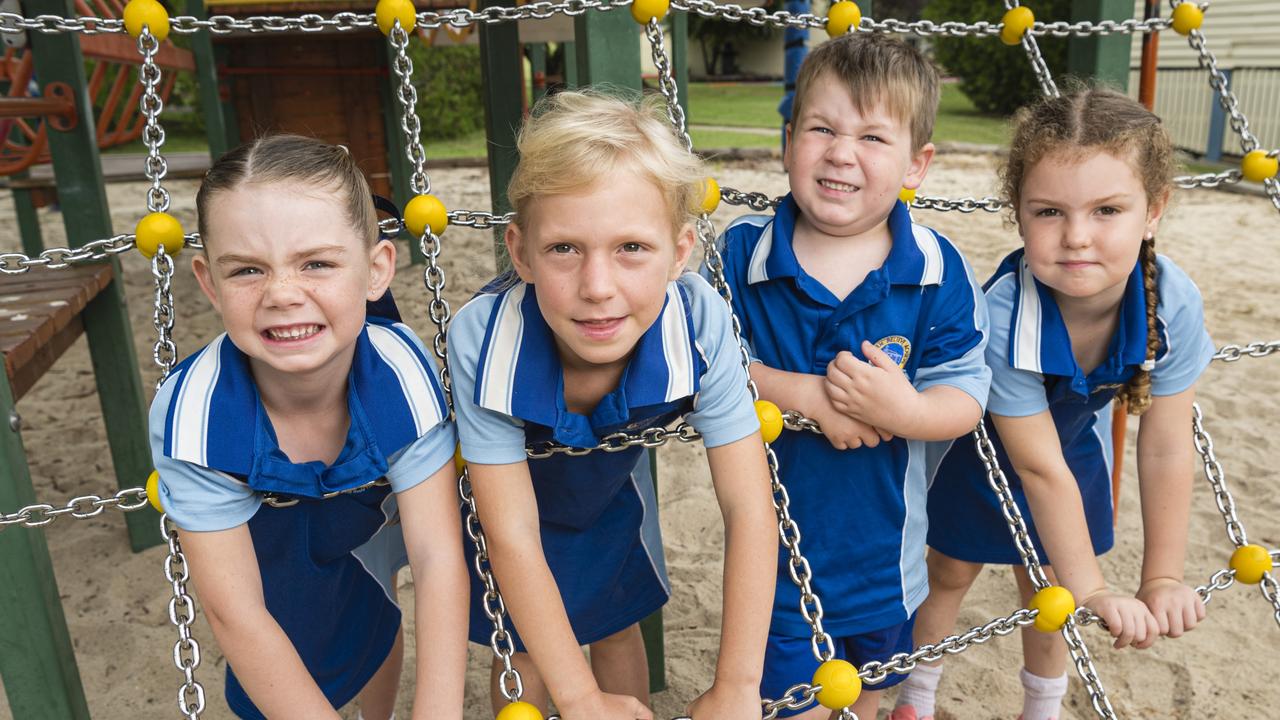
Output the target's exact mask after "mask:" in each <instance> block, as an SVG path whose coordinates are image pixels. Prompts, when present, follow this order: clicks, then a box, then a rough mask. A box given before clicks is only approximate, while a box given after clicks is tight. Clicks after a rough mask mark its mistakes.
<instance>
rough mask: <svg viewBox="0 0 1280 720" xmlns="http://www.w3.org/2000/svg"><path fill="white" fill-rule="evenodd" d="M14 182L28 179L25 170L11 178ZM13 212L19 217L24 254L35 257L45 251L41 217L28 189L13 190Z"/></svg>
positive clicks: (19, 232) (19, 231)
mask: <svg viewBox="0 0 1280 720" xmlns="http://www.w3.org/2000/svg"><path fill="white" fill-rule="evenodd" d="M11 177H12V178H13V179H14V180H22V179H25V178H26V177H27V172H26V171H25V170H24V171H22V172H20V173H16V174H14V175H12V176H11ZM13 212H14V214H15V215H17V216H18V234H19V235H20V236H21V237H22V252H24V253H26V254H27V256H29V257H35V256H36V255H39V254H40V251H41V250H44V236H43V234H42V233H41V232H40V216H39V215H38V214H37V213H36V204H35V202H34V200H33V198H32V197H31V190H30V189H27V188H14V189H13Z"/></svg>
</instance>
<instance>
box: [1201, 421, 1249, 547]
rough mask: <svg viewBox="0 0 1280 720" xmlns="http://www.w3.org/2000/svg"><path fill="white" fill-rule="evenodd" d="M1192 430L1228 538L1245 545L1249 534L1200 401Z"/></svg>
mask: <svg viewBox="0 0 1280 720" xmlns="http://www.w3.org/2000/svg"><path fill="white" fill-rule="evenodd" d="M1191 430H1192V436H1193V440H1194V442H1195V446H1196V452H1197V453H1199V455H1200V460H1201V462H1202V464H1203V465H1204V476H1205V479H1206V480H1208V481H1209V485H1210V486H1211V487H1212V488H1213V499H1214V501H1215V502H1216V503H1217V505H1218V512H1219V513H1221V515H1222V521H1223V523H1224V524H1225V525H1226V528H1227V538H1228V539H1230V540H1231V543H1232V544H1233V545H1235V546H1236V547H1240V546H1241V545H1245V544H1247V543H1248V542H1249V536H1248V535H1247V534H1245V531H1244V525H1243V524H1241V522H1240V517H1239V516H1238V515H1236V501H1235V498H1233V497H1232V496H1231V491H1230V490H1228V489H1227V477H1226V473H1224V472H1223V471H1222V464H1221V463H1219V462H1218V458H1217V457H1216V456H1215V455H1214V453H1213V438H1212V437H1210V436H1209V433H1208V431H1206V430H1205V429H1204V415H1203V414H1202V413H1201V411H1200V403H1195V404H1194V405H1192V413H1191Z"/></svg>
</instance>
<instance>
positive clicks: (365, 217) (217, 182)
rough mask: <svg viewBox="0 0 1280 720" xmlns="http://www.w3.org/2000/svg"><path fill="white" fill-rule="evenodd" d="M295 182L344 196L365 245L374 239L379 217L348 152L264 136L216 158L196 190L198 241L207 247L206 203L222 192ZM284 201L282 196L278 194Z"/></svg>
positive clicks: (302, 139) (311, 140) (317, 142)
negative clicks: (252, 184) (252, 186)
mask: <svg viewBox="0 0 1280 720" xmlns="http://www.w3.org/2000/svg"><path fill="white" fill-rule="evenodd" d="M282 181H293V182H297V183H300V184H304V185H313V186H315V187H316V188H318V189H326V190H332V191H334V192H336V193H338V194H339V195H341V196H343V200H344V202H345V205H346V212H347V219H348V220H349V221H350V222H351V227H352V229H354V230H355V231H356V232H357V233H358V234H359V235H360V238H361V239H362V240H364V242H365V244H366V245H367V246H372V245H373V244H374V243H375V242H377V240H378V215H377V211H376V210H375V209H374V206H373V194H372V193H371V192H370V190H369V182H368V181H367V180H365V177H364V173H362V172H360V168H358V167H356V163H355V160H353V159H352V157H351V153H350V152H349V151H348V150H347V149H346V148H345V147H343V146H341V145H330V144H329V143H326V142H323V141H321V140H317V139H316V138H310V137H305V136H302V135H289V134H277V135H266V136H263V137H260V138H258V139H257V140H254V141H252V142H249V143H245V144H244V145H241V146H239V147H237V148H236V149H234V150H232V151H230V152H228V153H227V154H225V155H223V156H222V157H220V158H218V160H217V162H215V163H214V164H213V166H212V167H210V168H209V171H208V172H206V173H205V175H204V180H203V181H202V182H201V183H200V190H199V192H197V193H196V212H197V214H198V218H199V226H200V240H201V241H202V242H203V243H204V245H205V247H206V248H207V247H208V245H209V203H210V201H211V200H212V199H213V197H214V196H215V195H217V194H218V193H220V192H224V191H228V190H234V189H236V188H237V187H239V186H241V185H243V184H246V183H267V182H282ZM281 200H282V201H286V200H287V199H286V198H281Z"/></svg>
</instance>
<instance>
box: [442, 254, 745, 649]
mask: <svg viewBox="0 0 1280 720" xmlns="http://www.w3.org/2000/svg"><path fill="white" fill-rule="evenodd" d="M498 284H499V285H502V283H498ZM739 357H740V356H739V353H738V347H737V343H736V340H735V339H734V336H733V331H732V327H731V325H730V318H729V308H728V306H727V305H726V304H725V302H724V300H723V299H721V298H720V296H719V295H718V294H716V291H715V290H713V289H712V288H711V286H710V285H708V284H707V282H706V281H705V280H703V279H702V278H701V277H699V276H698V275H695V274H693V273H685V274H684V275H682V276H680V278H679V279H677V280H676V281H674V282H672V283H670V284H669V285H668V286H667V291H666V299H665V300H664V303H663V307H662V310H661V312H660V314H659V316H658V317H657V319H655V320H654V322H653V324H652V325H651V326H650V327H649V328H648V329H647V330H646V331H645V332H644V333H643V334H642V335H641V337H640V339H639V340H638V341H637V343H636V346H635V349H634V350H633V351H632V353H631V357H630V359H629V361H628V364H627V367H626V368H625V370H624V371H623V374H622V377H621V379H620V380H619V383H618V386H617V387H616V388H615V389H614V390H612V391H610V392H609V393H607V394H605V396H604V397H603V398H601V399H600V402H599V403H598V404H597V405H596V407H595V409H594V410H593V411H592V412H591V413H590V415H584V414H579V413H575V412H572V411H570V410H568V409H567V408H566V407H565V402H564V372H563V369H562V367H561V364H560V356H559V351H558V349H557V346H556V341H555V335H554V333H553V332H552V330H551V328H550V326H549V325H548V324H547V322H546V320H545V319H544V318H543V315H542V312H541V310H540V308H539V305H538V298H537V286H536V285H528V284H525V283H519V282H515V283H506V286H505V287H500V288H499V289H496V290H495V291H493V292H486V293H483V294H481V295H479V296H477V297H476V298H475V299H473V300H472V301H471V302H470V303H468V304H467V305H466V306H464V307H463V308H462V309H461V310H460V311H459V312H458V315H457V317H456V318H454V321H453V323H452V324H451V325H450V327H449V365H450V371H451V376H452V379H453V400H454V410H455V413H456V416H457V419H458V437H459V440H460V443H461V445H462V456H463V457H464V458H465V459H466V460H467V461H468V462H475V463H484V464H494V465H503V464H510V463H517V462H521V461H524V460H525V459H526V454H525V445H526V443H535V444H536V443H540V442H545V441H554V442H558V443H562V444H565V445H569V446H573V447H578V448H589V447H595V445H596V444H597V443H599V442H600V441H601V440H602V439H603V438H605V437H607V436H609V435H610V434H612V433H617V432H631V433H634V432H638V431H641V430H645V429H647V428H652V427H664V426H666V425H668V424H670V423H672V422H673V421H675V420H676V419H677V418H679V417H681V416H683V417H684V418H685V419H686V420H688V422H689V423H690V424H691V425H693V426H694V428H696V429H697V430H698V432H699V433H701V434H702V438H703V442H704V443H705V444H706V446H707V447H716V446H719V445H725V444H728V443H731V442H734V441H736V440H740V439H742V438H744V437H747V436H749V435H751V434H752V433H754V432H756V431H758V430H759V429H760V424H759V421H758V420H757V418H756V414H755V409H754V407H753V405H752V403H751V396H750V394H749V393H748V391H747V374H746V370H745V369H744V368H743V367H742V363H741V361H740V360H739ZM528 467H529V474H530V479H531V481H532V484H533V491H534V495H535V497H536V499H537V505H538V517H539V521H540V523H539V524H540V534H541V542H542V551H543V556H544V557H545V559H546V562H547V566H548V567H549V569H550V570H551V574H552V575H553V576H554V577H555V581H556V585H557V587H558V589H559V591H560V597H561V599H562V601H563V602H564V607H565V611H566V613H567V614H568V616H569V621H570V624H571V625H572V627H573V630H574V634H575V637H576V639H577V641H578V643H579V644H580V645H585V644H589V643H592V642H595V641H596V640H600V639H603V638H605V637H608V636H610V635H612V634H614V633H617V632H619V631H621V630H623V629H625V628H627V627H629V626H631V625H632V624H634V623H636V622H638V621H640V620H641V619H643V618H644V617H646V616H648V615H649V614H650V613H652V612H653V611H654V610H656V609H658V608H659V607H661V606H662V605H663V603H665V602H666V600H667V598H668V597H669V595H670V584H669V582H668V579H667V572H666V564H665V560H664V559H663V550H662V541H661V537H660V532H659V525H658V515H657V498H656V497H655V495H654V490H653V481H652V478H651V477H650V476H649V471H648V465H647V463H646V453H645V451H644V449H643V448H641V447H632V448H628V449H626V450H621V451H616V452H589V453H585V454H582V455H576V456H571V455H566V454H563V453H557V454H555V455H552V456H551V457H548V458H540V459H534V460H529V461H528ZM467 552H468V553H469V554H471V553H473V552H474V551H473V549H472V548H471V547H470V543H468V544H467ZM483 595H484V590H483V588H482V587H481V586H480V585H479V584H478V581H476V580H475V578H474V576H473V583H472V594H471V601H472V609H471V639H472V640H473V641H475V642H479V643H487V642H488V641H489V635H490V633H491V631H492V626H491V624H490V622H489V621H488V619H487V618H486V617H485V615H484V610H483ZM519 633H520V627H519V626H516V627H515V642H516V646H517V649H522V648H523V644H522V643H521V641H520V637H519Z"/></svg>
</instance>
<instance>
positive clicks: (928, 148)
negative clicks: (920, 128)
mask: <svg viewBox="0 0 1280 720" xmlns="http://www.w3.org/2000/svg"><path fill="white" fill-rule="evenodd" d="M935 152H937V148H935V147H934V146H933V143H925V144H924V146H923V147H921V148H920V149H919V150H917V151H916V152H915V154H914V155H912V156H911V164H910V165H908V166H907V175H906V177H904V178H903V179H902V187H904V188H907V189H908V190H915V189H916V188H918V187H920V185H921V183H923V182H924V176H925V175H926V174H928V172H929V164H930V163H932V162H933V154H934V153H935Z"/></svg>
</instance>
